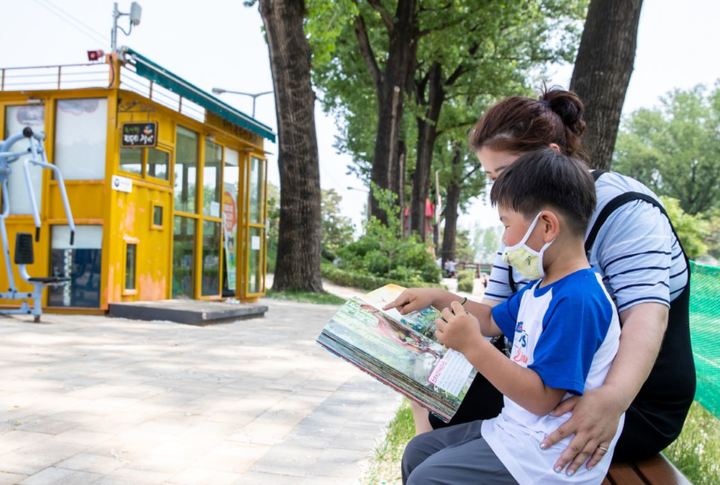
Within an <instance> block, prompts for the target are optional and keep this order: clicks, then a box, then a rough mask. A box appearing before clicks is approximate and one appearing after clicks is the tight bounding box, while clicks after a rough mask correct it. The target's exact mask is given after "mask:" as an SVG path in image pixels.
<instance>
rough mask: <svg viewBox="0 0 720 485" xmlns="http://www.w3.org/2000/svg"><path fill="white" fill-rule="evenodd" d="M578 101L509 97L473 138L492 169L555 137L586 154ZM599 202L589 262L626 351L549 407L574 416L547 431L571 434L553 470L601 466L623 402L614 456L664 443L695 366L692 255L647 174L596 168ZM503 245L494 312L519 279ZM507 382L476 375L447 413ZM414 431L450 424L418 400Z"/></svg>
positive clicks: (417, 293)
mask: <svg viewBox="0 0 720 485" xmlns="http://www.w3.org/2000/svg"><path fill="white" fill-rule="evenodd" d="M584 129H585V122H584V120H583V104H582V102H581V101H580V99H579V98H578V97H577V96H576V95H575V94H574V93H571V92H569V91H562V90H550V91H547V92H545V93H544V94H543V95H542V96H541V97H540V99H539V100H535V99H531V98H526V97H510V98H507V99H505V100H503V101H501V102H499V103H498V104H496V105H495V106H493V107H492V108H490V110H489V111H488V112H487V113H486V114H485V115H484V116H483V117H482V118H481V119H480V120H479V121H478V122H477V124H476V125H475V127H474V128H473V130H472V131H471V134H470V145H471V147H472V148H473V150H475V153H476V154H477V157H478V159H479V160H480V163H481V164H482V166H483V169H484V170H485V172H486V174H487V175H488V176H489V177H490V179H492V180H494V179H495V178H497V177H498V176H499V175H500V173H502V171H503V170H504V169H505V168H507V167H508V166H509V165H510V164H512V163H513V162H514V161H515V160H516V159H517V158H519V156H520V155H522V154H523V153H525V152H528V151H532V150H536V149H539V148H544V147H548V146H549V147H551V148H553V149H555V150H558V151H561V152H562V153H564V154H566V155H568V156H571V157H575V158H580V159H583V160H586V159H587V157H586V156H585V153H584V151H583V148H582V144H581V140H580V138H581V136H582V133H583V131H584ZM593 176H594V178H595V180H596V181H595V186H596V191H597V199H598V201H597V207H596V209H595V212H594V213H593V217H592V220H591V221H590V229H589V231H588V234H586V250H587V251H588V257H589V260H590V263H591V264H592V265H593V267H594V268H595V270H596V271H597V272H599V273H600V274H601V275H602V276H603V281H604V283H605V286H606V288H607V290H608V292H609V293H610V295H611V296H612V297H613V299H614V301H615V303H616V305H617V307H618V311H619V313H620V321H621V325H622V337H621V341H620V350H619V352H618V355H617V358H616V359H615V362H614V363H613V366H612V368H611V370H610V372H609V374H608V376H607V379H606V380H605V383H604V385H603V386H601V387H600V388H598V389H596V390H595V391H592V392H588V393H587V394H585V395H583V396H582V397H573V398H571V399H568V400H566V401H563V402H562V403H561V404H560V405H559V406H558V408H557V409H556V410H555V411H554V413H556V414H558V415H560V414H563V413H566V412H568V411H571V412H572V417H571V418H570V419H569V420H568V421H567V422H566V423H565V424H563V425H562V426H561V427H560V428H558V430H557V431H555V432H554V433H552V434H550V435H549V436H548V437H547V438H546V439H545V441H544V442H543V445H544V447H549V446H552V445H553V444H554V443H556V442H558V441H560V439H562V438H563V437H565V436H568V435H571V434H574V435H575V436H574V438H573V439H572V441H571V443H570V445H569V446H568V448H567V449H566V450H565V452H564V453H563V454H562V456H561V457H560V459H559V460H558V461H557V463H556V465H555V467H556V469H566V467H567V469H566V471H567V472H568V473H573V472H574V471H575V470H577V468H579V467H580V466H581V465H583V464H585V463H587V466H588V467H592V466H594V465H595V464H596V463H597V462H598V461H599V460H600V459H601V458H602V456H603V454H604V452H605V451H606V450H607V447H608V444H609V441H610V439H611V438H612V436H613V433H614V431H615V429H616V428H617V424H618V421H619V419H620V416H621V415H622V413H623V412H625V413H626V416H625V425H624V428H623V432H622V435H621V437H620V440H619V442H618V445H617V448H616V450H615V457H614V459H615V460H616V461H634V460H638V459H642V458H645V457H648V456H651V455H654V454H655V453H657V452H659V451H660V450H662V449H663V448H665V447H666V446H667V445H669V444H670V443H671V442H672V441H673V440H674V439H675V438H676V437H677V436H678V434H679V433H680V430H681V429H682V425H683V423H684V420H685V417H686V415H687V411H688V409H689V407H690V404H691V403H692V400H693V396H694V394H695V368H694V364H693V358H692V351H691V348H690V332H689V324H688V301H689V281H690V274H689V265H688V261H687V257H686V256H685V253H684V251H683V249H682V247H681V245H680V242H679V240H678V238H677V235H676V234H675V231H674V229H673V228H672V224H671V223H670V221H669V219H668V218H667V216H666V214H665V212H664V209H663V208H662V206H661V205H660V203H659V202H658V201H657V197H656V196H655V195H654V194H653V193H652V192H651V191H650V190H649V189H648V188H647V187H645V186H644V185H642V184H641V183H639V182H637V181H636V180H633V179H631V178H629V177H625V176H622V175H620V174H617V173H613V172H608V173H604V172H599V171H594V173H593ZM500 254H501V252H498V256H497V257H496V261H495V263H494V265H493V269H492V272H491V274H490V279H489V282H488V286H487V289H486V291H485V296H484V299H483V301H482V303H476V302H470V301H468V302H467V303H466V306H468V305H469V306H471V307H473V311H475V312H478V311H485V312H490V309H491V308H492V307H493V306H494V305H497V304H498V303H500V302H502V301H504V300H505V299H506V298H508V297H509V296H510V295H511V294H512V293H514V292H515V291H516V290H517V289H519V288H521V287H522V285H523V284H524V282H523V281H522V280H520V279H519V278H518V276H517V275H516V274H514V273H513V271H512V269H511V268H509V267H508V265H507V264H506V263H505V262H504V261H502V259H501V258H500ZM459 299H460V297H458V296H456V295H453V294H451V293H448V292H444V291H440V290H435V289H418V288H413V289H409V290H406V291H405V292H404V293H403V294H401V295H400V296H399V297H398V298H397V299H396V300H395V301H394V302H393V303H391V304H390V305H388V306H389V307H397V308H398V309H399V310H400V311H401V312H402V313H405V312H409V311H413V310H416V309H418V308H422V307H425V306H427V305H434V306H436V307H438V308H444V307H446V306H449V305H450V303H451V302H452V301H456V300H459ZM501 406H502V400H501V396H500V393H499V392H497V390H496V389H494V388H493V387H492V386H491V385H490V384H489V383H488V382H487V381H486V380H484V379H483V378H482V377H481V376H478V377H477V378H476V380H475V382H474V383H473V386H472V387H471V388H470V391H469V392H468V394H467V397H466V398H465V400H464V401H463V404H462V406H461V407H460V409H459V410H458V413H457V414H456V415H455V417H454V418H453V420H452V421H451V422H450V423H449V424H458V423H462V422H467V421H471V420H475V419H487V418H489V417H494V416H496V415H497V414H498V413H499V410H500V407H501ZM414 415H415V420H416V428H417V430H418V432H422V431H429V430H430V426H432V427H433V428H438V427H442V426H446V424H445V423H443V422H442V421H440V420H439V419H437V418H436V417H435V416H433V415H430V416H429V421H428V415H427V413H426V412H422V411H421V410H420V409H418V408H415V409H414Z"/></svg>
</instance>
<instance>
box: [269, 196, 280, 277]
mask: <svg viewBox="0 0 720 485" xmlns="http://www.w3.org/2000/svg"><path fill="white" fill-rule="evenodd" d="M267 217H268V230H267V239H268V241H267V257H266V259H267V272H268V273H274V272H275V262H276V260H277V248H278V234H279V228H280V189H278V187H277V186H275V185H273V184H271V183H268V184H267Z"/></svg>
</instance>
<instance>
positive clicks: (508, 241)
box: [498, 206, 545, 251]
mask: <svg viewBox="0 0 720 485" xmlns="http://www.w3.org/2000/svg"><path fill="white" fill-rule="evenodd" d="M498 214H499V215H500V222H502V224H503V226H504V227H505V232H503V237H502V242H503V244H505V246H514V245H516V244H517V243H519V242H520V241H522V238H523V237H525V234H526V233H527V230H528V228H529V227H530V224H531V223H532V220H533V218H534V217H533V218H530V219H527V218H526V217H525V216H524V215H522V214H521V213H519V212H516V211H514V210H512V209H510V208H508V207H503V206H498ZM541 222H542V221H538V223H537V225H536V226H535V229H533V232H532V234H530V237H529V238H528V240H527V241H526V242H525V244H527V245H528V246H529V247H530V248H532V249H534V250H535V251H539V250H540V248H542V246H543V244H545V241H544V240H543V238H542V231H541V230H540V229H539V227H540V226H541V225H542V224H541Z"/></svg>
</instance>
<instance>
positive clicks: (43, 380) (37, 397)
mask: <svg viewBox="0 0 720 485" xmlns="http://www.w3.org/2000/svg"><path fill="white" fill-rule="evenodd" d="M265 303H267V304H268V305H269V306H270V310H269V312H268V314H267V316H266V317H265V318H262V319H254V320H244V321H237V322H233V323H229V324H222V325H213V326H208V327H192V326H186V325H178V324H172V323H169V322H161V321H155V322H136V321H129V320H122V319H110V318H105V317H97V316H69V315H44V316H43V319H44V320H45V322H46V323H43V324H33V323H30V322H29V321H28V320H27V319H25V318H9V317H2V318H0V355H2V356H3V365H2V366H1V367H0V485H2V484H6V483H7V484H10V483H23V484H51V483H63V484H66V483H67V484H74V483H83V484H84V483H93V484H115V483H132V484H143V483H168V484H178V485H181V484H194V483H198V484H206V483H208V484H209V483H212V484H224V483H227V484H232V483H242V484H253V483H263V484H265V483H272V484H273V485H281V484H284V483H292V484H293V485H298V484H300V485H302V484H319V485H324V484H333V483H338V484H345V483H355V482H357V481H358V480H359V478H360V477H361V476H362V473H363V469H364V467H365V466H366V465H367V461H368V459H369V458H370V456H371V453H372V451H373V449H374V447H375V445H376V444H377V442H378V440H380V439H382V436H383V433H384V429H385V426H386V425H387V422H388V421H389V419H390V418H391V417H392V416H393V414H394V411H395V409H396V408H397V404H398V402H399V399H398V397H397V395H396V394H395V393H393V392H392V391H390V390H388V389H387V388H385V387H384V386H382V385H380V384H378V383H376V382H375V381H373V380H372V379H370V378H369V377H367V376H366V375H364V374H363V373H361V372H360V371H357V370H355V369H354V368H352V367H351V366H349V365H348V364H345V363H343V362H341V361H340V360H338V359H337V358H334V357H332V356H330V355H329V354H328V353H326V352H325V351H323V350H322V349H321V348H320V347H319V346H318V345H317V344H315V343H314V339H315V336H316V335H317V334H318V332H319V331H320V329H321V328H322V326H323V325H324V324H325V322H326V321H327V320H328V318H329V317H330V316H331V315H332V314H333V312H334V311H335V308H334V307H331V306H324V305H310V304H301V303H291V302H279V301H274V300H267V301H265Z"/></svg>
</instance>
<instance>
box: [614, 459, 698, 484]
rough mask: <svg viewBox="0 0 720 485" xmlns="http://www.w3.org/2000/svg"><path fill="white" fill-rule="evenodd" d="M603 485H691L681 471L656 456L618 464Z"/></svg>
mask: <svg viewBox="0 0 720 485" xmlns="http://www.w3.org/2000/svg"><path fill="white" fill-rule="evenodd" d="M602 483H603V485H686V484H687V485H691V484H690V481H689V480H688V479H687V478H685V476H684V475H683V474H682V473H680V470H678V469H677V468H675V466H674V465H673V464H672V463H670V462H669V461H667V460H666V459H665V457H664V456H662V455H659V454H658V455H656V456H654V457H652V458H650V459H647V460H644V461H641V462H637V463H616V464H614V465H612V466H611V467H610V471H609V472H608V474H607V476H606V477H605V480H603V482H602Z"/></svg>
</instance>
